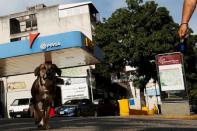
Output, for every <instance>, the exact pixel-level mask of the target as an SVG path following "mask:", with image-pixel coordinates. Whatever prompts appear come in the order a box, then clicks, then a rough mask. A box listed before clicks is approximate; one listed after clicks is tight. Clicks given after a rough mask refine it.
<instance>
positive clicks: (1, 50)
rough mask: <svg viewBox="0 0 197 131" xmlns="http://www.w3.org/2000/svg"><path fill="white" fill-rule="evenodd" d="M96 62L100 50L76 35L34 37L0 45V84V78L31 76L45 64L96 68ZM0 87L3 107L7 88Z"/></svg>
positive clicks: (31, 35) (81, 35)
mask: <svg viewBox="0 0 197 131" xmlns="http://www.w3.org/2000/svg"><path fill="white" fill-rule="evenodd" d="M100 60H102V53H101V50H100V49H99V48H98V47H97V46H96V45H95V44H93V43H92V42H91V40H89V39H88V38H87V37H86V36H85V35H84V34H83V33H81V32H80V31H71V32H65V33H59V34H53V35H48V36H42V37H39V33H35V34H30V35H29V39H26V40H21V41H16V42H10V43H5V44H0V78H1V82H3V81H2V78H6V77H9V76H18V75H22V74H23V75H25V74H32V73H33V72H34V69H35V68H36V67H37V66H39V65H40V64H42V63H44V62H48V61H51V62H52V63H54V64H56V65H57V66H58V67H59V68H61V69H64V68H69V67H76V66H84V65H92V64H96V63H99V62H100ZM32 81H33V79H32ZM1 85H4V86H3V87H2V86H1V92H0V95H1V99H2V100H3V101H4V103H3V104H4V105H6V104H7V100H6V99H7V97H8V96H7V95H6V93H7V90H8V89H7V87H6V86H7V84H6V82H4V83H3V84H1ZM2 97H4V98H2ZM5 97H6V98H5ZM6 107H7V106H6ZM5 110H7V109H5Z"/></svg>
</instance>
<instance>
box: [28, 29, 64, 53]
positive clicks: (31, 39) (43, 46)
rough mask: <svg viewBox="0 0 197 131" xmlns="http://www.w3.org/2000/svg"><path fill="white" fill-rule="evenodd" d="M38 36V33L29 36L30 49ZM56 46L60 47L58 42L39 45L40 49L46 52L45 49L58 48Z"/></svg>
mask: <svg viewBox="0 0 197 131" xmlns="http://www.w3.org/2000/svg"><path fill="white" fill-rule="evenodd" d="M39 34H40V33H34V34H30V35H29V45H30V48H32V46H33V44H34V42H35V40H36V39H37V37H38V36H39ZM58 46H61V43H60V42H51V43H46V42H43V43H41V44H40V49H42V50H47V49H51V48H54V47H58Z"/></svg>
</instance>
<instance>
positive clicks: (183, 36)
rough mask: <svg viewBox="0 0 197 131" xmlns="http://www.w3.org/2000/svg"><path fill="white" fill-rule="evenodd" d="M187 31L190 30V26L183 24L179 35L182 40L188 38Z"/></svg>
mask: <svg viewBox="0 0 197 131" xmlns="http://www.w3.org/2000/svg"><path fill="white" fill-rule="evenodd" d="M187 30H188V24H186V23H184V24H181V25H180V27H179V31H178V34H179V37H180V38H181V39H184V38H185V37H186V35H187Z"/></svg>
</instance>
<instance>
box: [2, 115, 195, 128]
mask: <svg viewBox="0 0 197 131" xmlns="http://www.w3.org/2000/svg"><path fill="white" fill-rule="evenodd" d="M50 126H51V129H50V130H54V131H133V130H134V131H135V130H140V131H152V130H153V131H168V130H170V131H174V130H175V131H185V130H186V131H190V130H191V131H197V120H182V119H166V118H159V117H146V116H134V117H96V118H95V117H55V118H52V119H51V120H50ZM31 130H38V129H37V127H36V126H35V125H34V121H33V119H32V118H16V119H0V131H31Z"/></svg>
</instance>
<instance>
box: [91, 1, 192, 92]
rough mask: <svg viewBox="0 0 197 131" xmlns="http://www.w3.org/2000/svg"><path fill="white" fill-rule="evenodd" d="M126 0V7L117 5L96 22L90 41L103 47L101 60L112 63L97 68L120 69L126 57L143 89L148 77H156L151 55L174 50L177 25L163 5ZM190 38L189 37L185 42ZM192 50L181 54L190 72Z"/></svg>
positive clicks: (153, 56)
mask: <svg viewBox="0 0 197 131" xmlns="http://www.w3.org/2000/svg"><path fill="white" fill-rule="evenodd" d="M126 2H127V5H128V7H125V8H120V9H117V10H116V11H115V12H114V13H113V14H112V16H111V17H110V18H109V19H107V20H106V21H105V22H104V23H100V24H98V26H97V28H96V36H95V37H94V41H95V42H96V43H98V46H99V47H100V48H101V49H102V50H103V52H104V56H105V63H109V64H111V65H113V66H108V68H111V69H108V70H106V69H100V70H102V71H104V70H106V71H111V72H116V71H119V70H122V69H123V67H124V66H125V63H126V61H127V62H129V65H130V66H132V67H136V68H137V70H136V72H135V76H136V78H137V79H136V80H135V82H134V83H136V85H137V86H138V87H140V88H142V89H143V88H144V87H145V85H146V83H147V82H148V81H149V80H150V79H151V78H153V79H154V80H157V72H156V65H155V63H154V62H153V60H155V56H156V55H157V54H161V53H169V52H174V51H176V50H175V49H176V48H177V44H178V43H179V38H178V35H177V31H178V27H179V25H178V24H177V23H175V22H174V21H173V19H172V17H171V16H170V15H169V11H168V10H167V9H166V8H165V7H158V5H157V4H156V3H155V2H154V1H149V2H146V3H142V2H143V1H142V0H126ZM193 40H194V39H190V41H188V43H191V42H192V41H193ZM190 48H191V47H190ZM192 50H193V49H189V51H188V53H187V54H186V57H185V59H186V62H189V63H187V64H188V65H187V64H186V69H187V70H186V71H188V69H189V70H190V71H191V72H194V70H196V68H195V67H196V66H194V68H193V69H190V68H189V66H190V65H191V64H194V63H192V62H191V60H192V59H193V57H194V54H195V53H194V52H193V51H192ZM192 56H193V57H192ZM102 67H104V66H102ZM102 67H100V68H102ZM105 67H106V66H105ZM190 71H188V72H190ZM102 74H103V75H104V74H106V73H104V72H102ZM194 74H196V73H194ZM142 78H143V79H142ZM194 78H196V76H195V77H194ZM192 79H193V77H192Z"/></svg>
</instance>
